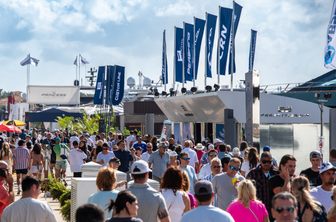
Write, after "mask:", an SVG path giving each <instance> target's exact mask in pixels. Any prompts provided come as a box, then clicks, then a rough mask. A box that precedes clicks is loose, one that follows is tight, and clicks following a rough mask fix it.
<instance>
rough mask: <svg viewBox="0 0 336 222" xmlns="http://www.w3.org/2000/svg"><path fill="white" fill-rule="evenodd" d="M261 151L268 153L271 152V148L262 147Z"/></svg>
mask: <svg viewBox="0 0 336 222" xmlns="http://www.w3.org/2000/svg"><path fill="white" fill-rule="evenodd" d="M263 151H264V152H269V151H271V147H270V146H264V147H263Z"/></svg>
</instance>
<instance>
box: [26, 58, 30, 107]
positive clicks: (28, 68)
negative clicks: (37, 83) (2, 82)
mask: <svg viewBox="0 0 336 222" xmlns="http://www.w3.org/2000/svg"><path fill="white" fill-rule="evenodd" d="M29 85H30V63H28V64H27V88H26V95H27V102H28V93H29V92H28V88H29Z"/></svg>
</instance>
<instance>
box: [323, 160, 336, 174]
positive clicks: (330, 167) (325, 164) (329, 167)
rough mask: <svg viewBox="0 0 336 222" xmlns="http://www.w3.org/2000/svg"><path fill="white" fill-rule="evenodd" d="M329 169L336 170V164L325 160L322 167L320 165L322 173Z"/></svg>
mask: <svg viewBox="0 0 336 222" xmlns="http://www.w3.org/2000/svg"><path fill="white" fill-rule="evenodd" d="M328 170H334V171H336V167H334V165H332V164H331V163H330V162H324V163H322V164H321V167H320V174H321V173H324V172H326V171H328Z"/></svg>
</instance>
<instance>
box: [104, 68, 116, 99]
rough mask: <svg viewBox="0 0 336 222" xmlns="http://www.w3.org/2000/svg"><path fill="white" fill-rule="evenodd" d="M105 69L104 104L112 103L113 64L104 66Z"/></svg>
mask: <svg viewBox="0 0 336 222" xmlns="http://www.w3.org/2000/svg"><path fill="white" fill-rule="evenodd" d="M105 68H106V70H105V73H106V101H105V104H106V105H112V91H113V78H114V77H113V76H114V66H105Z"/></svg>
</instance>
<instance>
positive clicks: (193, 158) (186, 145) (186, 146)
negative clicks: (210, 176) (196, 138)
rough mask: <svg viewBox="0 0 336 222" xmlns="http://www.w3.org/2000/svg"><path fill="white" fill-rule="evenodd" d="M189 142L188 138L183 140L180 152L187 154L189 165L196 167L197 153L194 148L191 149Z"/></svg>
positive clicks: (197, 165)
mask: <svg viewBox="0 0 336 222" xmlns="http://www.w3.org/2000/svg"><path fill="white" fill-rule="evenodd" d="M191 143H192V142H191V141H190V140H186V141H185V142H184V148H183V150H182V152H183V153H187V154H188V156H189V158H190V161H189V165H190V166H192V167H193V168H194V169H198V167H199V162H198V158H197V154H196V151H195V150H193V149H191V145H190V144H191Z"/></svg>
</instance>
